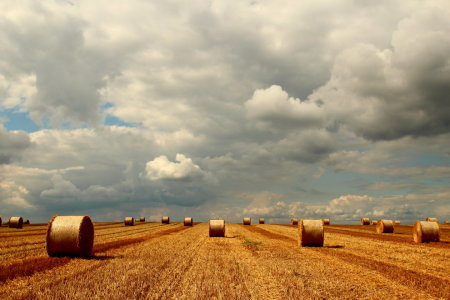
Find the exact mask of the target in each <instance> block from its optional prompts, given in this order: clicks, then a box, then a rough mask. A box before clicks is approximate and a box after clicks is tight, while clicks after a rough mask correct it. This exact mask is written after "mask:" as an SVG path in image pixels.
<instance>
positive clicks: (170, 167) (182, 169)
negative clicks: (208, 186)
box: [145, 153, 208, 181]
mask: <svg viewBox="0 0 450 300" xmlns="http://www.w3.org/2000/svg"><path fill="white" fill-rule="evenodd" d="M175 161H176V162H171V161H169V159H168V158H167V156H165V155H161V156H159V157H156V158H155V159H154V160H152V161H149V162H147V164H146V167H145V171H146V174H145V175H146V177H147V178H148V179H150V180H188V181H189V180H197V179H200V180H201V179H203V178H205V177H207V176H208V174H207V173H206V172H205V171H203V170H202V169H200V167H199V166H198V165H196V164H194V163H193V162H192V159H190V158H188V157H186V156H185V155H183V154H179V153H177V155H176V156H175Z"/></svg>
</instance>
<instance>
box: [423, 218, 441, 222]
mask: <svg viewBox="0 0 450 300" xmlns="http://www.w3.org/2000/svg"><path fill="white" fill-rule="evenodd" d="M426 221H427V222H436V223H438V221H439V220H438V218H427V219H426Z"/></svg>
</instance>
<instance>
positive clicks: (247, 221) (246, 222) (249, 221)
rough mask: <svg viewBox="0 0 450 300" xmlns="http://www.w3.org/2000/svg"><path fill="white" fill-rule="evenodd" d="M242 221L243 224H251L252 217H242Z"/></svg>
mask: <svg viewBox="0 0 450 300" xmlns="http://www.w3.org/2000/svg"><path fill="white" fill-rule="evenodd" d="M242 223H244V225H251V224H252V218H244V219H243V220H242Z"/></svg>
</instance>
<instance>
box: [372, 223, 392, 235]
mask: <svg viewBox="0 0 450 300" xmlns="http://www.w3.org/2000/svg"><path fill="white" fill-rule="evenodd" d="M375 230H376V232H377V233H394V221H392V220H378V222H377V227H376V228H375Z"/></svg>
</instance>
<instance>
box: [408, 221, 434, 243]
mask: <svg viewBox="0 0 450 300" xmlns="http://www.w3.org/2000/svg"><path fill="white" fill-rule="evenodd" d="M413 239H414V242H416V243H427V242H439V241H440V232H439V224H438V223H437V222H427V221H416V223H414V227H413Z"/></svg>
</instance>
